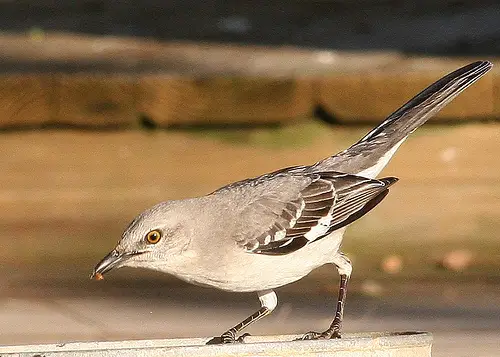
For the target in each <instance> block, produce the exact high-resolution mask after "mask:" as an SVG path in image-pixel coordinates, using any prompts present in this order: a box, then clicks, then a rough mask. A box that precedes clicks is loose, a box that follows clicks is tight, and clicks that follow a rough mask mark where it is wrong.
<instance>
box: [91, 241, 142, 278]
mask: <svg viewBox="0 0 500 357" xmlns="http://www.w3.org/2000/svg"><path fill="white" fill-rule="evenodd" d="M146 252H147V251H146V250H144V251H135V252H130V253H119V252H118V251H117V250H116V249H114V250H113V251H111V253H109V254H108V255H106V256H105V257H104V258H102V260H101V261H100V262H99V263H98V264H97V265H96V266H95V268H94V271H93V272H92V275H90V279H95V280H102V279H104V277H103V275H104V273H107V272H108V271H110V270H111V269H113V268H116V267H120V266H121V265H122V264H121V263H123V262H124V261H126V260H128V259H129V258H131V257H133V256H136V255H141V254H143V253H146Z"/></svg>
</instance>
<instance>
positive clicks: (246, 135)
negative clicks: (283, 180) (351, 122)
mask: <svg viewBox="0 0 500 357" xmlns="http://www.w3.org/2000/svg"><path fill="white" fill-rule="evenodd" d="M176 130H177V131H180V132H184V133H190V134H192V135H195V136H197V137H204V138H210V139H214V140H217V141H220V142H223V143H229V144H235V145H250V146H254V147H263V148H273V149H274V148H293V147H306V146H308V145H312V144H314V143H317V142H319V141H324V140H328V141H332V140H336V141H338V142H345V143H348V144H352V143H354V142H355V141H357V140H359V139H360V138H361V137H362V136H363V135H364V134H365V133H366V132H368V131H369V130H370V128H369V127H353V128H348V130H346V128H345V127H341V126H336V125H330V124H327V123H324V122H322V121H319V120H317V119H308V120H304V121H299V122H296V123H293V124H287V125H281V124H275V125H259V126H255V125H248V126H246V125H238V126H235V125H227V126H223V125H219V126H191V127H182V128H176ZM340 133H341V135H339V134H340Z"/></svg>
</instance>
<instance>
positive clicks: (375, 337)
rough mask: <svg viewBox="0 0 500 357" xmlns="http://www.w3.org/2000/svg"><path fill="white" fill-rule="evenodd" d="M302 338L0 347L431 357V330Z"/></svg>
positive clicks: (0, 351)
mask: <svg viewBox="0 0 500 357" xmlns="http://www.w3.org/2000/svg"><path fill="white" fill-rule="evenodd" d="M297 337H298V336H294V335H292V336H250V337H248V340H247V341H248V342H247V343H244V344H233V345H222V346H221V345H218V346H214V345H212V346H206V345H205V343H206V341H207V340H208V338H193V339H172V340H143V341H116V342H74V343H66V344H65V343H61V344H51V345H26V346H4V347H0V355H1V356H2V357H5V356H16V357H33V356H44V357H51V356H54V357H56V356H57V357H62V356H72V357H91V356H92V357H93V356H106V357H112V356H120V357H125V356H147V357H155V356H242V357H243V356H270V355H272V356H335V357H355V356H356V357H358V356H359V357H361V356H374V355H376V356H378V357H384V356H387V357H389V356H390V357H399V356H401V357H403V356H404V357H420V356H422V357H423V356H430V355H431V345H432V336H431V334H430V333H427V332H402V333H398V332H396V333H379V332H375V333H363V334H347V335H346V336H345V337H344V338H342V339H339V340H328V341H293V340H294V339H295V338H297Z"/></svg>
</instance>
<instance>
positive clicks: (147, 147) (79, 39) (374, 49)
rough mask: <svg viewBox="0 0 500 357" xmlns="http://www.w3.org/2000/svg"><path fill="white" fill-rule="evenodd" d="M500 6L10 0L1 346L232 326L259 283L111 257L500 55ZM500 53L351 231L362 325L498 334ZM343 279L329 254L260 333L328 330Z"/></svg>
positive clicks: (0, 206) (481, 337)
mask: <svg viewBox="0 0 500 357" xmlns="http://www.w3.org/2000/svg"><path fill="white" fill-rule="evenodd" d="M499 18H500V6H499V5H497V4H496V2H493V1H479V2H475V3H474V4H473V5H472V4H469V3H468V2H460V1H438V2H435V1H432V2H431V1H423V2H415V1H382V2H375V1H354V0H352V1H340V0H338V1H336V0H328V1H319V2H313V1H306V0H301V1H293V2H282V1H274V2H271V3H250V2H230V3H229V2H216V1H213V2H199V1H188V2H186V1H182V2H181V1H172V2H169V3H168V4H163V3H161V2H158V1H153V0H148V1H142V2H141V3H140V4H137V3H135V2H114V1H97V0H94V1H83V2H67V1H38V2H33V1H28V0H23V1H1V2H0V29H1V30H2V31H3V32H2V33H0V77H1V80H0V158H1V162H2V165H1V167H2V175H0V212H1V216H0V244H1V248H2V249H1V250H0V257H1V258H0V298H1V308H0V343H3V344H19V343H43V342H65V341H70V340H94V339H98V340H113V339H124V338H127V339H137V338H169V337H181V336H210V335H215V334H220V333H221V332H222V331H223V330H224V329H225V328H227V327H229V326H230V325H232V324H234V323H236V322H237V321H239V319H240V318H242V317H244V316H246V314H247V313H249V312H251V311H252V310H253V309H254V308H255V307H256V306H257V300H256V298H255V296H253V295H252V294H228V293H219V292H215V291H211V290H208V289H203V288H198V287H191V286H188V285H186V284H184V283H182V282H179V281H177V280H175V279H174V278H171V277H167V276H161V275H159V274H157V273H154V272H148V271H134V270H130V269H123V270H120V271H118V272H116V273H114V274H112V275H109V277H107V279H106V280H105V281H104V282H100V283H97V282H91V281H89V280H88V276H89V274H90V272H91V269H92V267H93V266H94V265H95V263H97V261H98V260H99V259H100V258H102V256H103V255H104V254H105V253H107V252H108V251H109V250H110V249H111V248H112V247H113V246H114V244H115V243H116V241H117V240H118V239H119V237H120V234H121V232H122V230H123V229H124V228H125V227H126V225H127V224H128V222H129V221H130V220H131V219H132V218H133V217H134V216H135V215H136V214H137V213H139V212H141V211H142V210H144V209H145V208H147V207H148V206H150V205H152V204H154V203H157V202H159V201H162V200H168V199H176V198H183V197H187V196H196V195H203V194H206V193H209V192H211V191H213V190H215V189H217V188H218V187H220V186H222V185H224V184H227V183H229V182H232V181H235V180H239V179H243V178H246V177H249V176H256V175H260V174H262V173H265V172H268V171H272V170H275V169H278V168H281V167H285V166H290V165H295V164H305V163H312V162H314V161H316V160H319V159H321V158H323V157H325V156H328V155H331V154H332V153H335V152H337V151H339V150H342V149H344V148H346V147H347V146H348V145H350V144H352V143H353V142H354V141H356V140H357V139H359V138H360V137H362V136H363V135H364V134H365V133H366V132H367V131H368V130H369V129H370V128H371V127H373V126H375V125H376V124H377V122H379V121H381V120H383V118H384V117H385V116H387V115H388V114H390V113H391V112H392V111H393V110H395V109H397V108H398V107H399V106H400V105H402V104H403V103H404V102H405V101H406V100H408V99H410V98H411V97H412V96H413V95H415V94H417V93H418V92H419V91H420V90H421V89H423V88H424V87H425V86H427V85H429V84H431V83H432V82H433V81H435V80H437V79H439V78H440V77H441V76H443V75H445V74H446V73H448V72H450V71H452V70H454V69H456V68H458V67H459V66H461V65H463V64H466V63H469V62H472V61H473V60H475V59H479V58H481V59H489V60H491V61H492V62H493V63H494V64H495V63H496V62H497V60H496V58H498V55H499V51H500V30H499V27H498V19H499ZM186 40H189V41H186ZM497 67H498V64H497V66H496V67H494V69H493V70H492V71H491V72H490V73H489V74H487V75H486V76H485V77H484V78H482V79H481V80H480V81H479V82H478V83H476V84H474V86H473V87H471V88H470V89H468V90H467V91H466V92H465V93H464V94H462V95H461V96H460V97H458V98H457V99H456V100H455V101H454V102H453V103H452V104H451V105H449V106H448V107H447V108H446V109H445V110H443V111H442V112H441V113H440V114H439V115H438V116H437V117H436V118H435V119H433V120H432V121H431V122H430V123H429V124H427V125H425V126H424V127H423V128H421V129H419V130H418V131H417V132H416V133H415V134H413V136H412V137H411V138H410V139H409V140H408V141H407V143H405V145H403V146H402V147H401V149H400V150H399V152H398V153H397V155H396V156H395V158H394V159H393V161H392V162H391V164H390V165H389V166H388V167H387V169H386V170H385V171H384V173H383V175H385V176H389V175H393V176H397V177H399V178H400V182H398V184H397V185H396V186H394V188H393V189H391V194H390V195H389V196H388V197H387V198H386V199H385V200H384V202H383V204H381V205H380V206H379V207H377V208H376V209H375V210H374V211H373V212H371V213H370V214H369V215H367V216H366V217H364V218H363V219H361V220H360V221H358V222H356V223H355V224H354V225H353V226H352V227H351V229H349V230H348V233H347V234H346V239H345V243H344V250H345V251H346V253H348V255H349V256H350V257H351V259H352V260H353V264H354V273H353V279H352V283H351V289H350V294H349V296H348V305H347V312H346V314H347V315H346V330H347V331H351V332H352V331H361V330H363V331H373V330H390V331H392V330H418V329H425V330H430V331H431V332H434V333H435V337H436V348H435V350H434V352H435V353H434V355H436V356H439V355H442V356H447V355H450V354H452V353H453V354H454V355H456V356H458V355H464V356H466V355H467V356H468V355H470V354H471V353H472V352H471V351H474V353H475V354H476V355H477V356H479V355H485V356H486V355H491V353H492V351H496V350H497V349H498V348H499V347H500V342H499V339H498V337H496V336H497V335H498V332H499V331H500V323H499V321H500V309H499V308H498V302H499V301H500V293H499V286H500V285H499V284H500V278H499V268H500V263H499V261H500V241H499V238H498V237H497V232H498V231H499V229H500V220H499V213H500V163H499V160H498V153H499V152H500V124H498V118H500V72H499V70H498V68H497ZM336 289H337V273H336V271H335V270H334V269H332V268H331V267H323V268H321V269H319V270H318V271H316V272H314V273H313V274H311V276H310V277H307V278H305V279H303V280H302V281H300V282H297V283H295V284H292V285H290V286H288V287H284V288H283V289H281V291H278V294H279V297H280V299H281V301H282V304H281V305H280V307H279V308H278V310H277V312H276V313H275V314H274V315H273V316H272V317H270V318H269V320H265V321H263V322H262V323H259V324H258V325H256V326H255V327H254V326H252V328H251V329H250V332H254V333H266V334H280V333H301V332H305V331H307V330H310V329H312V328H313V329H318V328H321V327H322V326H323V325H327V324H328V320H329V319H330V318H331V316H332V315H333V309H334V297H335V296H336V291H337V290H336ZM311 292H313V293H314V294H311ZM311 295H314V296H311ZM200 317H201V318H202V319H203V320H201V321H204V323H203V324H200V323H199V321H200Z"/></svg>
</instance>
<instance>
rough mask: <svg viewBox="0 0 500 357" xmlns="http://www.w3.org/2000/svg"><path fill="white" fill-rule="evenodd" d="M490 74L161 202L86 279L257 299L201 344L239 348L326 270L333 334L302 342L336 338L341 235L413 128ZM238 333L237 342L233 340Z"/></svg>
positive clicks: (470, 69) (439, 88) (468, 73)
mask: <svg viewBox="0 0 500 357" xmlns="http://www.w3.org/2000/svg"><path fill="white" fill-rule="evenodd" d="M491 67H492V63H490V62H489V61H477V62H474V63H471V64H469V65H466V66H464V67H462V68H459V69H457V70H455V71H454V72H452V73H450V74H448V75H446V76H444V77H443V78H441V79H439V80H438V81H436V82H435V83H433V84H431V85H430V86H429V87H427V88H426V89H424V90H423V91H422V92H420V93H419V94H417V95H416V96H415V97H414V98H413V99H411V100H410V101H408V102H407V103H406V104H404V105H403V106H402V107H400V108H399V109H397V110H396V111H395V112H394V113H392V114H391V115H389V116H388V117H387V118H386V119H385V120H384V121H382V122H381V123H380V124H379V125H378V126H377V127H375V128H374V129H373V130H371V131H370V132H368V134H366V135H365V136H364V137H362V138H361V139H360V140H359V141H358V142H356V143H355V144H353V145H352V146H350V147H349V148H347V149H346V150H344V151H342V152H340V153H338V154H335V155H332V156H330V157H327V158H325V159H323V160H321V161H318V162H316V163H314V164H312V165H303V166H292V167H287V168H284V169H281V170H278V171H274V172H271V173H267V174H264V175H261V176H258V177H254V178H249V179H245V180H242V181H238V182H235V183H231V184H228V185H226V186H224V187H221V188H219V189H217V190H216V191H214V192H212V193H209V194H207V195H204V196H200V197H194V198H186V199H181V200H171V201H165V202H161V203H159V204H157V205H155V206H153V207H151V208H149V209H147V210H145V211H144V212H142V213H140V214H139V215H138V216H137V217H136V218H135V219H134V220H133V221H132V222H131V223H130V224H129V225H128V227H127V228H126V229H125V231H124V232H123V234H122V236H121V239H120V240H119V242H118V244H117V245H116V247H115V248H114V249H113V250H112V251H111V252H110V253H109V254H107V255H106V256H105V257H104V258H103V259H102V260H101V261H100V262H99V263H98V264H97V265H96V266H95V268H94V270H93V272H92V274H91V278H93V279H96V280H101V279H103V275H104V274H106V273H108V272H109V271H110V270H112V269H117V268H120V267H125V266H128V267H135V268H146V269H152V270H156V271H160V272H162V273H167V274H170V275H173V276H175V277H177V278H180V279H181V280H184V281H186V282H188V283H192V284H195V285H199V286H204V287H211V288H216V289H221V290H225V291H230V292H256V293H257V295H258V298H259V300H260V304H261V307H260V308H259V309H258V310H257V311H256V312H255V313H253V314H252V315H251V316H249V317H248V318H246V319H245V320H243V321H241V322H240V323H238V324H237V325H235V326H233V327H231V328H230V329H228V330H227V331H225V332H223V333H222V334H221V335H220V336H216V337H213V338H212V339H210V340H208V341H207V344H225V343H235V342H244V338H245V337H246V336H248V335H249V334H247V333H244V334H241V332H242V330H243V329H245V328H246V327H247V326H248V325H250V324H252V323H254V322H255V321H257V320H260V319H261V318H263V317H265V316H267V315H269V314H270V313H271V312H272V311H273V310H274V309H275V308H276V307H277V304H278V299H277V295H276V293H275V291H274V290H275V289H276V288H278V287H281V286H283V285H286V284H289V283H292V282H295V281H297V280H299V279H301V278H302V277H304V276H306V275H307V274H309V273H310V272H311V271H312V270H314V269H316V268H318V267H320V266H323V265H325V264H333V265H334V266H335V267H336V269H337V271H338V274H339V275H340V286H339V293H338V297H337V304H336V310H335V313H334V317H333V321H332V323H331V325H330V326H329V327H328V329H326V330H325V331H322V332H315V331H310V332H307V333H305V334H304V335H303V336H302V337H300V338H299V339H302V340H315V339H331V338H340V337H341V335H342V334H341V328H342V321H343V314H344V305H345V300H346V293H347V285H348V281H349V279H350V276H351V272H352V265H351V262H350V260H349V258H348V257H347V256H346V255H345V254H344V253H342V251H341V243H342V240H343V235H344V232H345V230H346V228H347V226H349V225H350V224H351V223H352V222H354V221H355V220H357V219H359V218H361V217H362V216H364V215H365V214H366V213H368V212H369V211H370V210H371V209H373V208H374V207H375V206H377V205H378V204H379V203H380V202H381V201H382V200H383V199H384V198H385V197H386V195H387V194H388V193H389V188H390V187H391V186H392V185H394V184H395V183H396V182H397V181H398V179H397V178H395V177H385V178H380V179H378V178H377V176H378V175H379V173H380V172H381V171H382V169H383V168H384V167H385V166H386V165H387V163H388V162H389V160H390V159H391V157H392V156H393V155H394V153H395V152H396V150H397V149H398V148H399V147H400V145H401V144H402V143H403V142H404V141H405V140H406V138H407V137H408V136H409V135H410V134H411V133H412V132H413V131H414V130H416V129H417V128H418V127H420V126H421V125H422V124H424V123H425V122H426V121H427V120H428V119H429V118H431V117H432V116H433V115H435V114H436V113H437V112H438V111H439V110H441V109H442V108H443V107H444V106H445V105H447V104H448V103H449V102H450V101H451V100H453V99H454V98H455V97H456V96H457V95H458V94H459V93H461V92H462V91H463V90H465V89H466V88H467V87H469V86H470V85H471V84H472V83H474V82H475V81H476V80H478V79H479V78H480V77H482V76H483V75H484V74H485V73H486V72H488V71H489V70H490V69H491ZM240 334H241V336H239V335H240Z"/></svg>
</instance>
